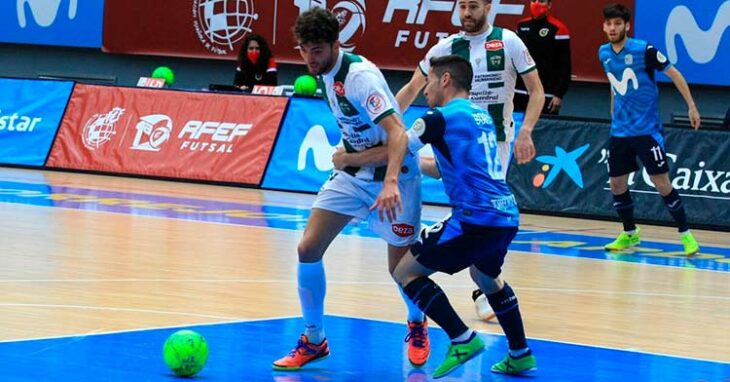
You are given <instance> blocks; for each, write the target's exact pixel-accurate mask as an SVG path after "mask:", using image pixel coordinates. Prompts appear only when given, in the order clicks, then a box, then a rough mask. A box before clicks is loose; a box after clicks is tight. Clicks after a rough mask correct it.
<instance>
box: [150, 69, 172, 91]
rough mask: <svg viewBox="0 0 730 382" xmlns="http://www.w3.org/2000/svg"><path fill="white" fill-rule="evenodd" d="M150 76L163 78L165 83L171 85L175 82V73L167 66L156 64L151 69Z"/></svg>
mask: <svg viewBox="0 0 730 382" xmlns="http://www.w3.org/2000/svg"><path fill="white" fill-rule="evenodd" d="M152 78H161V79H163V80H165V85H167V86H172V84H174V83H175V73H174V72H173V71H172V69H170V68H169V67H167V66H158V67H157V68H156V69H155V70H153V71H152Z"/></svg>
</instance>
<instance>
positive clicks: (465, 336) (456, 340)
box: [451, 329, 474, 343]
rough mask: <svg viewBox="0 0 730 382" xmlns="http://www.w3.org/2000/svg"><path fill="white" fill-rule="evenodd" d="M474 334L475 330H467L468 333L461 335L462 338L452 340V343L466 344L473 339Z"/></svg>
mask: <svg viewBox="0 0 730 382" xmlns="http://www.w3.org/2000/svg"><path fill="white" fill-rule="evenodd" d="M472 333H474V331H473V330H471V329H467V331H465V332H464V333H461V335H460V336H458V337H456V338H452V339H451V342H453V343H458V342H466V341H469V338H471V334H472Z"/></svg>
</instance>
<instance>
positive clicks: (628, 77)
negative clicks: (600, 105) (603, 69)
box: [608, 68, 639, 96]
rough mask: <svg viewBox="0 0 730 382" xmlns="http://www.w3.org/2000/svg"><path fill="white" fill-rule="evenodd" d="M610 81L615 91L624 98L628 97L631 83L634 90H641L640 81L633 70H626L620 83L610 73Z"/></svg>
mask: <svg viewBox="0 0 730 382" xmlns="http://www.w3.org/2000/svg"><path fill="white" fill-rule="evenodd" d="M608 81H609V82H611V87H613V90H615V91H616V93H618V94H621V95H622V96H623V95H626V92H627V91H628V90H629V82H631V84H632V87H633V88H634V90H636V89H638V88H639V79H638V78H636V73H635V72H634V70H633V69H631V68H626V69H624V72H623V74H622V75H621V80H620V81H619V80H618V79H617V78H616V76H614V75H613V73H608Z"/></svg>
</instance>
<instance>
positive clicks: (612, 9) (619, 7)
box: [603, 4, 631, 23]
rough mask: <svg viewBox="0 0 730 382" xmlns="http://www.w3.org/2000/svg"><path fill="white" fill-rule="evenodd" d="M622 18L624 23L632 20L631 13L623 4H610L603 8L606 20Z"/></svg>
mask: <svg viewBox="0 0 730 382" xmlns="http://www.w3.org/2000/svg"><path fill="white" fill-rule="evenodd" d="M617 17H620V18H621V19H623V20H624V22H626V23H628V22H629V20H631V11H630V10H629V9H628V8H626V6H625V5H623V4H608V5H606V7H605V8H603V18H604V19H606V20H609V19H615V18H617Z"/></svg>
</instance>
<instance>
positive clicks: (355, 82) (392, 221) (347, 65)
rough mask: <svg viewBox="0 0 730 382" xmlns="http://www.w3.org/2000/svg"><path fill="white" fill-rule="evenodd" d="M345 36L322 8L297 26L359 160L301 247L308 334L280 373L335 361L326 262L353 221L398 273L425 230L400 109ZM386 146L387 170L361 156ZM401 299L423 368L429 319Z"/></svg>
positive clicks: (328, 187) (325, 200)
mask: <svg viewBox="0 0 730 382" xmlns="http://www.w3.org/2000/svg"><path fill="white" fill-rule="evenodd" d="M338 34H339V22H338V21H337V18H336V17H335V16H334V15H333V14H332V13H331V12H329V11H326V10H323V9H322V8H314V9H312V10H309V11H307V12H304V13H303V14H302V15H300V16H299V18H298V19H297V22H296V24H295V26H294V35H295V37H296V39H297V41H298V43H299V49H300V53H301V56H302V58H303V59H304V61H305V63H306V65H307V69H308V70H309V72H310V73H312V74H314V75H317V76H319V80H320V86H321V87H322V89H323V93H324V98H325V100H326V101H327V103H328V105H329V107H330V109H331V110H332V114H333V115H334V117H335V119H336V120H337V122H338V124H339V126H340V130H341V132H342V143H343V146H344V151H346V152H349V153H351V154H352V155H349V156H348V159H347V163H343V162H342V161H338V164H339V165H342V166H337V167H336V170H335V171H334V172H333V173H332V175H331V176H330V178H329V179H328V180H327V182H325V184H324V185H323V186H322V189H321V190H320V192H319V194H318V195H317V198H316V199H315V201H314V205H313V206H312V212H311V214H310V216H309V220H308V222H307V227H306V229H305V231H304V235H303V237H302V239H301V241H300V242H299V245H298V248H297V250H298V254H299V264H298V278H297V282H298V287H299V301H300V303H301V307H302V315H303V318H304V324H305V330H304V333H303V334H302V335H301V337H300V339H299V342H298V344H297V346H296V347H295V348H294V349H293V350H292V351H291V352H290V353H289V354H288V355H286V356H284V357H282V358H280V359H278V360H276V361H274V363H273V368H274V369H276V370H298V369H300V368H301V367H302V366H304V365H306V364H308V363H309V362H313V361H317V360H320V359H323V358H325V357H327V356H329V346H328V343H327V340H326V337H325V333H324V327H323V324H322V321H323V317H324V296H325V291H326V279H325V274H324V266H323V263H322V258H323V256H324V252H325V250H326V249H327V247H328V246H329V245H330V243H331V242H332V240H334V238H335V237H336V236H337V235H338V234H339V232H340V231H341V230H342V229H343V228H344V227H345V225H347V224H348V223H349V222H350V221H351V220H353V219H368V223H369V226H370V228H371V229H372V230H373V231H374V232H375V233H377V234H378V236H380V237H381V238H383V239H384V240H385V241H386V242H387V243H388V259H389V261H388V263H389V267H390V269H391V273H392V270H393V269H395V266H396V265H397V263H398V262H397V261H398V260H400V258H401V257H403V255H404V254H405V253H406V252H407V251H408V248H409V246H410V245H411V244H412V243H413V242H414V241H415V240H416V239H417V238H418V233H419V232H418V230H419V228H420V216H421V174H420V170H419V168H418V162H417V159H416V157H414V156H413V155H412V154H406V156H405V157H404V156H403V155H402V153H399V152H397V151H396V152H395V153H393V152H391V151H392V150H391V147H394V146H393V145H391V143H395V144H400V143H403V144H405V141H406V139H407V137H406V133H405V126H404V125H403V121H402V120H401V117H400V111H399V110H400V109H399V108H398V104H397V102H396V100H395V97H394V96H393V94H392V93H391V91H390V89H389V88H388V85H387V83H386V81H385V78H384V77H383V75H382V73H381V72H380V70H378V68H377V67H375V65H373V64H372V63H371V62H370V61H368V60H367V59H365V58H363V57H361V56H357V55H354V54H349V53H345V52H343V51H341V50H340V48H339V42H338ZM381 146H382V147H387V152H388V155H387V158H388V159H387V161H385V163H373V162H371V161H368V160H367V158H366V157H360V156H358V153H359V152H362V151H365V150H367V149H370V148H373V147H381ZM401 163H402V165H401ZM401 192H402V195H403V198H402V201H401V196H400V195H401ZM374 210H377V213H376V212H374ZM386 216H387V220H385V219H384V217H386ZM401 293H402V295H403V297H404V299H405V302H406V305H407V306H408V311H409V321H410V322H409V333H408V336H407V337H406V338H407V340H408V342H409V359H410V360H411V362H412V363H414V365H417V366H420V365H422V364H424V363H425V362H426V360H427V359H428V355H429V353H430V344H429V341H428V332H427V325H426V321H425V317H424V315H423V313H422V312H421V311H420V310H419V309H418V307H417V306H416V305H415V304H414V303H413V302H411V301H410V299H408V298H407V297H405V294H403V292H402V290H401Z"/></svg>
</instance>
